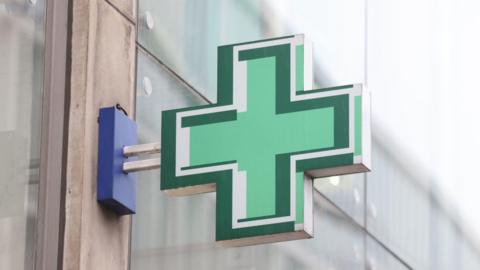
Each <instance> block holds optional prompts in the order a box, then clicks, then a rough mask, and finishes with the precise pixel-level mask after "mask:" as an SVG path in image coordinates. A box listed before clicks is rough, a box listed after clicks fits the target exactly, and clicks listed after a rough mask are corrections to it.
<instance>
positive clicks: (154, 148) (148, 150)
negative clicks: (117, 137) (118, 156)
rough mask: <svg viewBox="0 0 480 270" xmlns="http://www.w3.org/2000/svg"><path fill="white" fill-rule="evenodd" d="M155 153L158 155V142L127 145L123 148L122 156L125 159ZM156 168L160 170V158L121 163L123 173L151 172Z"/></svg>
mask: <svg viewBox="0 0 480 270" xmlns="http://www.w3.org/2000/svg"><path fill="white" fill-rule="evenodd" d="M157 153H160V143H159V142H155V143H146V144H137V145H129V146H125V147H123V155H124V156H126V157H131V156H136V155H140V154H157ZM158 168H160V158H152V159H142V160H136V161H128V162H125V163H123V171H124V172H125V173H130V172H138V171H146V170H153V169H158Z"/></svg>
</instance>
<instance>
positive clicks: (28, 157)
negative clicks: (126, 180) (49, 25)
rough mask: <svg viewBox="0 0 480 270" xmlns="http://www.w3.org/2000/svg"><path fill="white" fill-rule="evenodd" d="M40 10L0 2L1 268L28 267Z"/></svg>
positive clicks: (40, 6)
mask: <svg viewBox="0 0 480 270" xmlns="http://www.w3.org/2000/svg"><path fill="white" fill-rule="evenodd" d="M34 2H35V3H34ZM44 16H45V3H44V1H41V0H39V1H2V2H0V59H1V60H0V149H1V151H0V243H1V244H0V269H33V263H34V254H35V251H34V247H35V229H36V228H35V223H36V215H37V197H38V181H39V160H40V131H41V115H42V94H43V54H44Z"/></svg>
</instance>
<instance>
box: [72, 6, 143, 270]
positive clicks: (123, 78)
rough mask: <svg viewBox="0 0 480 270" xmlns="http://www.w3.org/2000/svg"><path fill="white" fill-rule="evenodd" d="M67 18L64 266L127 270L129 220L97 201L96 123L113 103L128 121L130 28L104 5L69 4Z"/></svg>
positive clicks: (132, 30)
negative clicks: (103, 109)
mask: <svg viewBox="0 0 480 270" xmlns="http://www.w3.org/2000/svg"><path fill="white" fill-rule="evenodd" d="M123 2H132V5H134V4H133V3H134V2H135V1H134V0H124V1H123ZM72 16H73V17H72V37H71V38H72V51H71V57H72V60H71V69H72V71H71V78H70V88H71V90H70V91H71V95H70V112H69V131H68V132H69V134H68V154H67V156H68V161H67V181H66V182H67V190H66V198H65V207H66V209H65V211H66V212H65V219H66V220H65V235H64V256H63V266H64V269H85V270H87V269H88V270H90V269H102V270H108V269H115V270H117V269H128V250H129V233H130V217H128V216H123V217H118V216H116V215H115V214H114V213H112V212H110V211H108V210H106V209H104V208H102V207H101V206H100V205H99V204H98V203H97V200H96V186H97V147H98V123H97V117H98V110H99V108H101V107H106V106H114V105H115V104H117V103H119V104H121V105H122V106H123V107H124V108H125V109H126V111H127V112H128V113H129V115H130V116H132V115H133V112H134V81H135V25H134V24H133V23H132V22H131V21H129V20H127V19H126V18H125V17H124V16H123V15H121V14H120V13H119V12H118V10H117V9H115V8H114V7H112V6H111V5H110V3H107V2H106V1H105V0H80V1H73V15H72Z"/></svg>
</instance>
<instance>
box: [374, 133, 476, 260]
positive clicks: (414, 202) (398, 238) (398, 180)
mask: <svg viewBox="0 0 480 270" xmlns="http://www.w3.org/2000/svg"><path fill="white" fill-rule="evenodd" d="M373 146H374V148H373V149H374V151H373V167H374V168H375V170H373V171H372V172H371V173H369V174H368V175H367V194H368V196H367V213H368V214H367V228H368V230H369V231H370V232H371V233H372V234H373V235H375V237H376V238H378V239H379V240H380V241H381V242H382V243H383V244H385V245H386V246H388V247H389V249H391V250H392V251H393V252H394V253H395V254H396V255H397V256H398V257H400V258H402V260H404V261H405V262H406V263H408V264H409V265H411V266H412V267H413V268H414V269H477V268H478V266H479V263H480V256H479V252H478V248H476V246H475V244H476V243H475V241H474V239H472V238H471V237H469V236H471V235H472V232H471V231H468V230H467V229H465V228H462V227H460V223H459V222H458V221H459V220H461V219H460V218H459V216H458V214H457V213H455V212H453V211H452V209H453V208H451V206H447V205H445V204H444V202H445V198H442V197H441V193H440V192H439V191H438V190H435V189H434V187H428V186H426V184H425V182H422V178H420V177H419V176H415V175H413V174H412V172H411V171H410V169H411V168H412V166H408V165H405V164H408V163H406V162H405V161H403V162H400V161H399V160H396V159H395V158H394V156H393V155H392V154H391V153H389V152H388V150H387V149H386V148H385V147H384V145H382V144H381V143H379V142H378V141H377V142H374V145H373ZM416 172H417V174H418V173H419V172H420V171H419V170H417V171H416ZM433 191H435V192H433ZM388 269H389V268H388Z"/></svg>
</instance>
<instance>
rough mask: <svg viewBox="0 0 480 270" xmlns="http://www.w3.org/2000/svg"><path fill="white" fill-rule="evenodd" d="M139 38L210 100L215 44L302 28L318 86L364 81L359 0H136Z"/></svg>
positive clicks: (213, 89) (213, 91)
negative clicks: (310, 46)
mask: <svg viewBox="0 0 480 270" xmlns="http://www.w3.org/2000/svg"><path fill="white" fill-rule="evenodd" d="M138 17H139V27H138V41H139V43H140V44H141V46H143V47H144V48H146V49H147V50H148V51H149V52H151V53H152V54H154V55H155V56H156V57H158V58H159V59H160V60H161V61H162V62H164V63H165V64H166V65H168V66H169V67H170V68H172V69H173V70H174V71H175V72H176V73H178V74H179V75H180V76H181V77H182V78H184V79H185V80H186V81H188V82H189V83H190V84H191V85H193V86H194V87H195V88H197V89H198V90H199V91H200V92H202V93H203V94H204V95H205V96H207V97H208V98H209V99H211V100H212V101H214V100H215V98H216V85H217V82H216V73H217V47H218V46H219V45H224V44H232V43H239V42H245V41H252V40H258V39H264V38H272V37H279V36H286V35H291V34H296V33H305V34H307V37H309V38H311V39H312V40H313V41H314V44H313V45H314V56H315V59H317V60H318V61H319V62H320V63H322V66H316V67H315V68H316V70H315V77H316V80H317V82H318V84H319V85H321V86H331V85H344V84H349V83H358V82H362V81H363V77H364V73H363V69H364V56H365V55H364V44H365V41H364V37H365V35H364V33H365V32H364V29H365V27H364V22H365V16H364V1H363V0H362V1H355V0H342V1H337V0H322V1H310V0H297V1H285V0H269V1H256V0H244V1H234V0H227V1H216V0H202V1H188V0H162V1H158V0H140V1H139V16H138Z"/></svg>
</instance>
